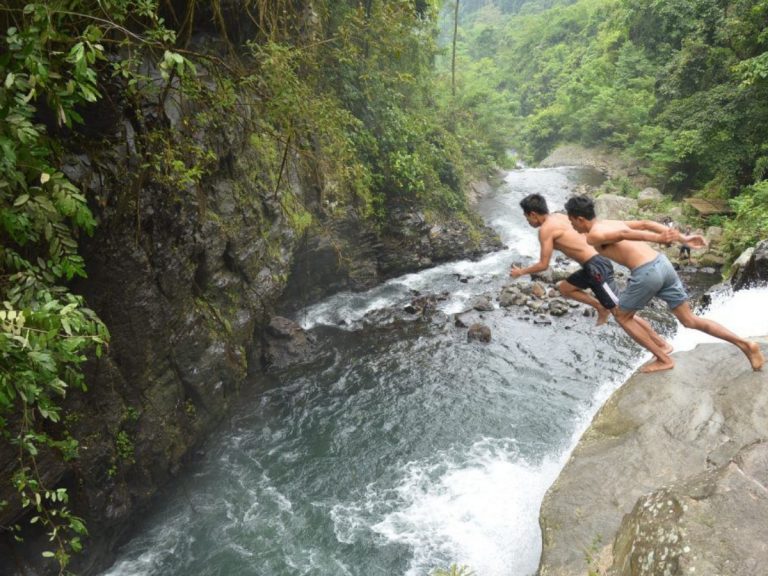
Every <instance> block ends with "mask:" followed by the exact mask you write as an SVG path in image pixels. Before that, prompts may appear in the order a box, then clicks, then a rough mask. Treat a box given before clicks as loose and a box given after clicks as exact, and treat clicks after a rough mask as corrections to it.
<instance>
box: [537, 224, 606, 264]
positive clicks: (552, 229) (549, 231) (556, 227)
mask: <svg viewBox="0 0 768 576" xmlns="http://www.w3.org/2000/svg"><path fill="white" fill-rule="evenodd" d="M549 238H551V239H552V243H553V247H554V248H555V250H559V251H560V252H562V253H563V254H565V255H566V256H568V258H571V259H573V260H576V262H578V263H579V264H584V263H585V262H586V261H587V260H589V259H590V258H592V257H593V256H595V255H597V250H596V249H595V248H593V247H592V246H590V245H589V244H588V243H587V242H586V241H585V238H584V236H583V235H582V234H579V233H578V232H576V230H574V229H573V226H571V221H570V220H568V216H566V215H565V214H550V215H549V217H548V218H547V219H546V221H545V222H544V224H542V225H541V228H539V242H540V243H541V245H542V246H543V245H544V244H545V243H546V242H547V240H548V239H549Z"/></svg>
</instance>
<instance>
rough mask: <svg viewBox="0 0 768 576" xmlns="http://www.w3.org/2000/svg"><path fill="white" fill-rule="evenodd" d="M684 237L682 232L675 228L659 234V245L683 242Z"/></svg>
mask: <svg viewBox="0 0 768 576" xmlns="http://www.w3.org/2000/svg"><path fill="white" fill-rule="evenodd" d="M682 241H683V237H682V234H680V230H677V229H675V228H667V229H666V230H664V232H661V233H660V234H659V243H661V244H672V242H682Z"/></svg>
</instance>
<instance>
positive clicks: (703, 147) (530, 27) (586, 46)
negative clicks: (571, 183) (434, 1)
mask: <svg viewBox="0 0 768 576" xmlns="http://www.w3.org/2000/svg"><path fill="white" fill-rule="evenodd" d="M465 4H466V5H467V8H466V10H465V11H464V12H463V14H462V17H463V22H462V28H461V30H462V34H461V41H460V43H459V47H460V48H459V50H460V59H459V65H458V68H459V70H460V71H461V76H460V78H461V80H462V90H460V91H459V94H458V96H459V99H460V105H461V106H466V107H468V108H471V109H472V110H474V113H475V114H476V115H477V116H478V122H479V123H480V124H481V125H488V126H492V127H498V126H504V127H505V128H506V127H510V128H509V130H508V132H507V134H508V135H509V136H510V140H511V141H512V142H511V143H512V145H513V146H514V147H515V148H516V149H517V150H518V152H519V153H520V154H522V155H523V156H524V157H526V158H528V159H533V160H538V159H541V158H543V157H544V156H545V155H546V154H547V153H548V152H550V151H551V150H552V149H553V148H554V147H555V146H556V145H558V144H560V143H566V142H577V143H582V144H584V145H587V146H598V145H602V146H608V147H610V148H613V149H615V150H619V151H622V152H624V153H626V154H627V155H629V156H631V157H633V158H636V159H638V160H639V161H640V162H641V163H642V170H643V172H644V174H645V175H647V176H648V177H649V178H651V179H652V181H653V182H654V183H655V184H656V185H657V186H659V187H660V188H661V189H662V191H664V192H665V193H668V194H671V195H673V196H675V197H678V198H679V197H681V196H686V195H692V194H697V195H702V196H706V197H711V198H728V199H734V200H733V206H734V208H735V209H736V218H735V219H734V220H732V221H731V222H729V223H728V224H727V232H728V235H727V237H728V242H729V245H730V248H731V250H732V251H733V252H737V251H738V250H740V249H741V248H743V247H744V246H746V245H749V244H752V243H754V242H755V241H756V240H757V239H759V238H765V237H766V236H768V208H766V204H765V184H764V182H765V178H766V176H768V171H767V170H766V166H768V159H767V158H768V140H767V139H766V136H765V135H766V133H767V132H766V128H768V51H767V50H768V34H766V25H768V2H766V1H765V0H651V1H648V0H578V1H576V2H566V1H562V2H556V3H553V2H543V1H540V0H531V1H530V2H525V3H522V2H518V3H514V5H510V3H509V2H505V1H504V0H498V1H495V2H466V3H465ZM473 8H474V9H473ZM444 18H446V19H447V18H448V16H447V15H445V16H444ZM500 118H501V119H502V120H499V119H500ZM489 132H490V133H491V135H492V139H491V141H492V142H493V143H494V144H495V146H496V153H497V155H498V154H500V153H501V152H502V149H501V147H502V146H509V145H510V142H508V141H507V142H505V139H504V138H503V137H501V135H499V134H497V133H496V132H494V130H493V129H491V130H490V131H489Z"/></svg>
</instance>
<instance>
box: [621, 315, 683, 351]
mask: <svg viewBox="0 0 768 576" xmlns="http://www.w3.org/2000/svg"><path fill="white" fill-rule="evenodd" d="M617 309H618V308H617ZM634 319H635V322H637V323H638V324H640V327H641V328H642V329H643V330H645V331H646V332H647V333H648V336H650V338H651V340H653V341H654V343H655V344H656V345H657V346H658V347H659V348H661V349H662V350H664V352H665V353H666V354H670V353H671V352H672V344H670V343H669V342H667V341H666V340H664V338H662V337H661V336H660V335H659V333H658V332H656V330H654V329H653V326H651V323H650V322H648V321H647V320H646V319H645V318H641V317H640V316H638V315H637V314H635V316H634Z"/></svg>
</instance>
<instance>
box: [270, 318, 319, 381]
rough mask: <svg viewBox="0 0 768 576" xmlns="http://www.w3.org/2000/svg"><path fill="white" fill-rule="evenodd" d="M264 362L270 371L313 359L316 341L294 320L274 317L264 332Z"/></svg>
mask: <svg viewBox="0 0 768 576" xmlns="http://www.w3.org/2000/svg"><path fill="white" fill-rule="evenodd" d="M264 341H265V345H264V349H263V362H264V365H265V366H267V367H268V368H270V369H276V370H279V369H283V368H288V367H289V366H294V365H298V364H303V363H305V362H308V361H310V360H311V359H312V357H313V355H314V353H315V349H314V341H313V340H312V339H310V337H309V335H308V334H307V333H306V331H305V330H304V329H303V328H302V327H301V326H299V325H298V324H297V323H296V322H294V321H293V320H289V319H288V318H283V317H282V316H275V317H273V318H272V319H271V320H270V322H269V324H268V325H267V328H266V330H265V331H264Z"/></svg>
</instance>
